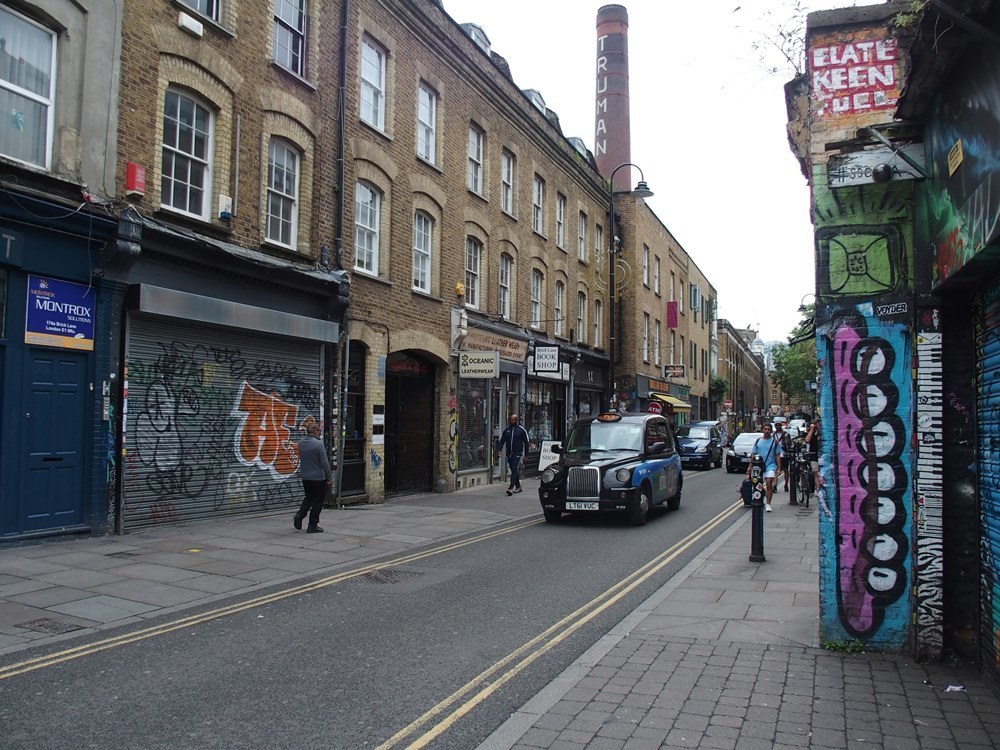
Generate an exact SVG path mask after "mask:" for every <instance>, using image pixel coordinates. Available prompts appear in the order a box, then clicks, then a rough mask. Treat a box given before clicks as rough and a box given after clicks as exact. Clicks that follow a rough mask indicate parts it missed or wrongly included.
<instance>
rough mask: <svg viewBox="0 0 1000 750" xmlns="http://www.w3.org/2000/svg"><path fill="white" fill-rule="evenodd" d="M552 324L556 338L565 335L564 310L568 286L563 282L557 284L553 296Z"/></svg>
mask: <svg viewBox="0 0 1000 750" xmlns="http://www.w3.org/2000/svg"><path fill="white" fill-rule="evenodd" d="M552 299H553V309H552V322H553V326H552V328H553V333H554V334H555V335H556V336H562V335H563V310H564V309H565V307H566V284H564V283H563V282H562V281H557V282H556V289H555V294H554V295H553V298H552Z"/></svg>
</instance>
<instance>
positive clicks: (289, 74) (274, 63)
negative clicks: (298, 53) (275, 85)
mask: <svg viewBox="0 0 1000 750" xmlns="http://www.w3.org/2000/svg"><path fill="white" fill-rule="evenodd" d="M270 62H271V67H272V68H274V69H275V70H277V71H278V72H279V73H281V74H282V75H285V76H287V77H288V78H291V79H292V80H293V81H295V82H296V83H298V84H299V85H300V86H304V87H305V88H307V89H309V90H310V91H316V90H317V86H316V84H314V83H311V82H310V81H308V80H306V79H305V78H303V77H302V76H300V75H299V74H298V73H296V72H295V71H294V70H289V69H288V68H286V67H285V66H284V65H282V64H281V63H279V62H278V61H277V60H271V61H270Z"/></svg>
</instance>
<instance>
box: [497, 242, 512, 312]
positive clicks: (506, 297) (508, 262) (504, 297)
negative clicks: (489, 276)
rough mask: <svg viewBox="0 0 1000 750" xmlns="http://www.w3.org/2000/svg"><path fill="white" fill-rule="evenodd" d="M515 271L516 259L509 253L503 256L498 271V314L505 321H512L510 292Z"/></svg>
mask: <svg viewBox="0 0 1000 750" xmlns="http://www.w3.org/2000/svg"><path fill="white" fill-rule="evenodd" d="M513 269H514V259H513V258H512V257H511V256H509V255H508V254H507V253H503V254H501V256H500V266H499V269H498V271H497V314H499V315H500V317H501V318H503V319H504V320H510V301H511V300H510V290H511V282H512V281H513V279H512V278H511V274H512V273H513Z"/></svg>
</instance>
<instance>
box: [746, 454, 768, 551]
mask: <svg viewBox="0 0 1000 750" xmlns="http://www.w3.org/2000/svg"><path fill="white" fill-rule="evenodd" d="M750 482H751V483H752V484H753V499H752V500H751V501H750V507H751V511H750V512H751V514H752V515H753V517H752V518H751V519H750V562H766V561H767V560H766V558H765V557H764V492H765V489H764V462H763V461H762V460H761V458H760V456H753V457H751V459H750Z"/></svg>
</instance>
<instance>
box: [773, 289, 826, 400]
mask: <svg viewBox="0 0 1000 750" xmlns="http://www.w3.org/2000/svg"><path fill="white" fill-rule="evenodd" d="M804 312H805V316H806V317H804V318H803V320H802V321H801V322H800V323H799V324H798V325H797V326H796V327H795V330H794V331H792V335H791V336H789V337H788V343H787V344H778V345H777V346H775V347H774V348H773V349H772V350H771V361H772V363H773V368H774V369H773V370H772V371H771V379H772V380H773V381H774V383H775V384H776V385H777V386H778V387H779V388H780V389H781V390H782V391H784V392H785V393H787V394H788V397H789V398H790V399H791V400H792V401H794V402H796V403H804V404H810V405H812V406H813V408H814V410H815V406H816V393H815V392H814V391H813V390H812V389H811V388H810V387H809V385H808V384H810V383H813V382H815V381H816V336H815V323H814V322H813V308H812V305H809V306H807V307H806V310H805V311H804Z"/></svg>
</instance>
